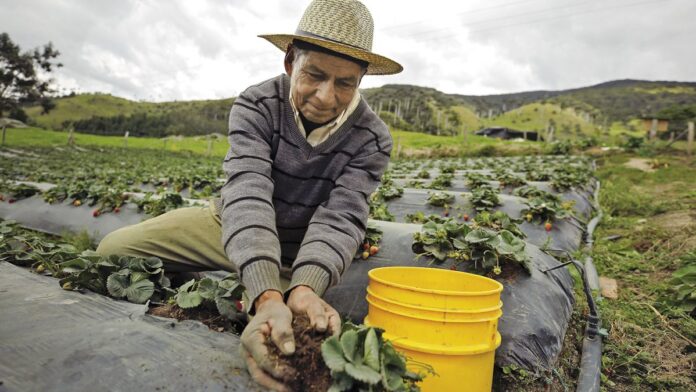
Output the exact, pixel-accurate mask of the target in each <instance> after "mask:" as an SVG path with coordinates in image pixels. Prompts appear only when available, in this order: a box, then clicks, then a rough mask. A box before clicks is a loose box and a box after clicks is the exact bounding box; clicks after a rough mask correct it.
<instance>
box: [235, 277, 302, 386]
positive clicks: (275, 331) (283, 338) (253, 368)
mask: <svg viewBox="0 0 696 392" xmlns="http://www.w3.org/2000/svg"><path fill="white" fill-rule="evenodd" d="M255 308H256V315H255V316H254V318H253V319H252V320H251V321H250V322H249V324H248V325H247V326H246V328H244V331H243V332H242V336H241V339H240V340H241V343H242V344H241V345H240V351H241V354H242V356H243V357H244V359H245V360H246V364H247V369H248V370H249V374H250V375H251V377H252V378H253V379H254V381H256V382H257V383H258V384H260V385H262V386H264V387H266V388H269V389H271V390H274V391H280V392H285V391H288V388H287V387H286V386H285V385H283V384H282V383H281V382H279V381H278V380H287V379H289V378H291V377H292V376H293V374H294V372H295V370H294V369H290V368H288V367H287V366H282V365H280V364H278V363H277V362H275V361H273V360H272V359H271V358H270V357H269V353H268V347H267V346H266V339H267V337H268V336H270V337H271V341H272V342H273V344H275V345H276V346H277V347H278V349H280V352H281V353H283V354H284V355H290V354H292V353H294V352H295V339H294V337H293V332H292V312H291V311H290V309H289V308H288V307H287V306H286V305H285V304H284V303H283V296H282V295H281V294H280V293H279V292H278V291H272V290H271V291H266V292H264V293H263V294H261V295H260V296H259V298H258V299H257V300H256V302H255Z"/></svg>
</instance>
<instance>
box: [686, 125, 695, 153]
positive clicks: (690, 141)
mask: <svg viewBox="0 0 696 392" xmlns="http://www.w3.org/2000/svg"><path fill="white" fill-rule="evenodd" d="M693 152H694V122H693V121H689V132H688V135H687V137H686V153H687V154H688V155H689V156H691V154H692V153H693Z"/></svg>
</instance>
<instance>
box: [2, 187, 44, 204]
mask: <svg viewBox="0 0 696 392" xmlns="http://www.w3.org/2000/svg"><path fill="white" fill-rule="evenodd" d="M0 191H1V192H2V193H5V194H8V195H9V196H10V197H9V198H8V202H10V203H14V202H15V201H17V200H22V199H26V198H28V197H32V196H34V195H35V194H37V193H41V191H40V190H39V189H38V188H37V187H35V186H33V185H27V184H13V183H10V182H3V183H0Z"/></svg>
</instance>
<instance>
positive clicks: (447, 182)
mask: <svg viewBox="0 0 696 392" xmlns="http://www.w3.org/2000/svg"><path fill="white" fill-rule="evenodd" d="M453 178H454V174H450V173H441V174H440V175H438V176H437V177H435V179H434V180H433V181H432V182H431V183H430V185H428V186H427V188H429V189H439V190H442V189H446V188H449V187H451V186H452V179H453Z"/></svg>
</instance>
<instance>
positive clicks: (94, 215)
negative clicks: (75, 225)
mask: <svg viewBox="0 0 696 392" xmlns="http://www.w3.org/2000/svg"><path fill="white" fill-rule="evenodd" d="M99 215H101V211H99V209H96V210H94V211H92V216H93V217H95V218H96V217H98V216H99Z"/></svg>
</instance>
